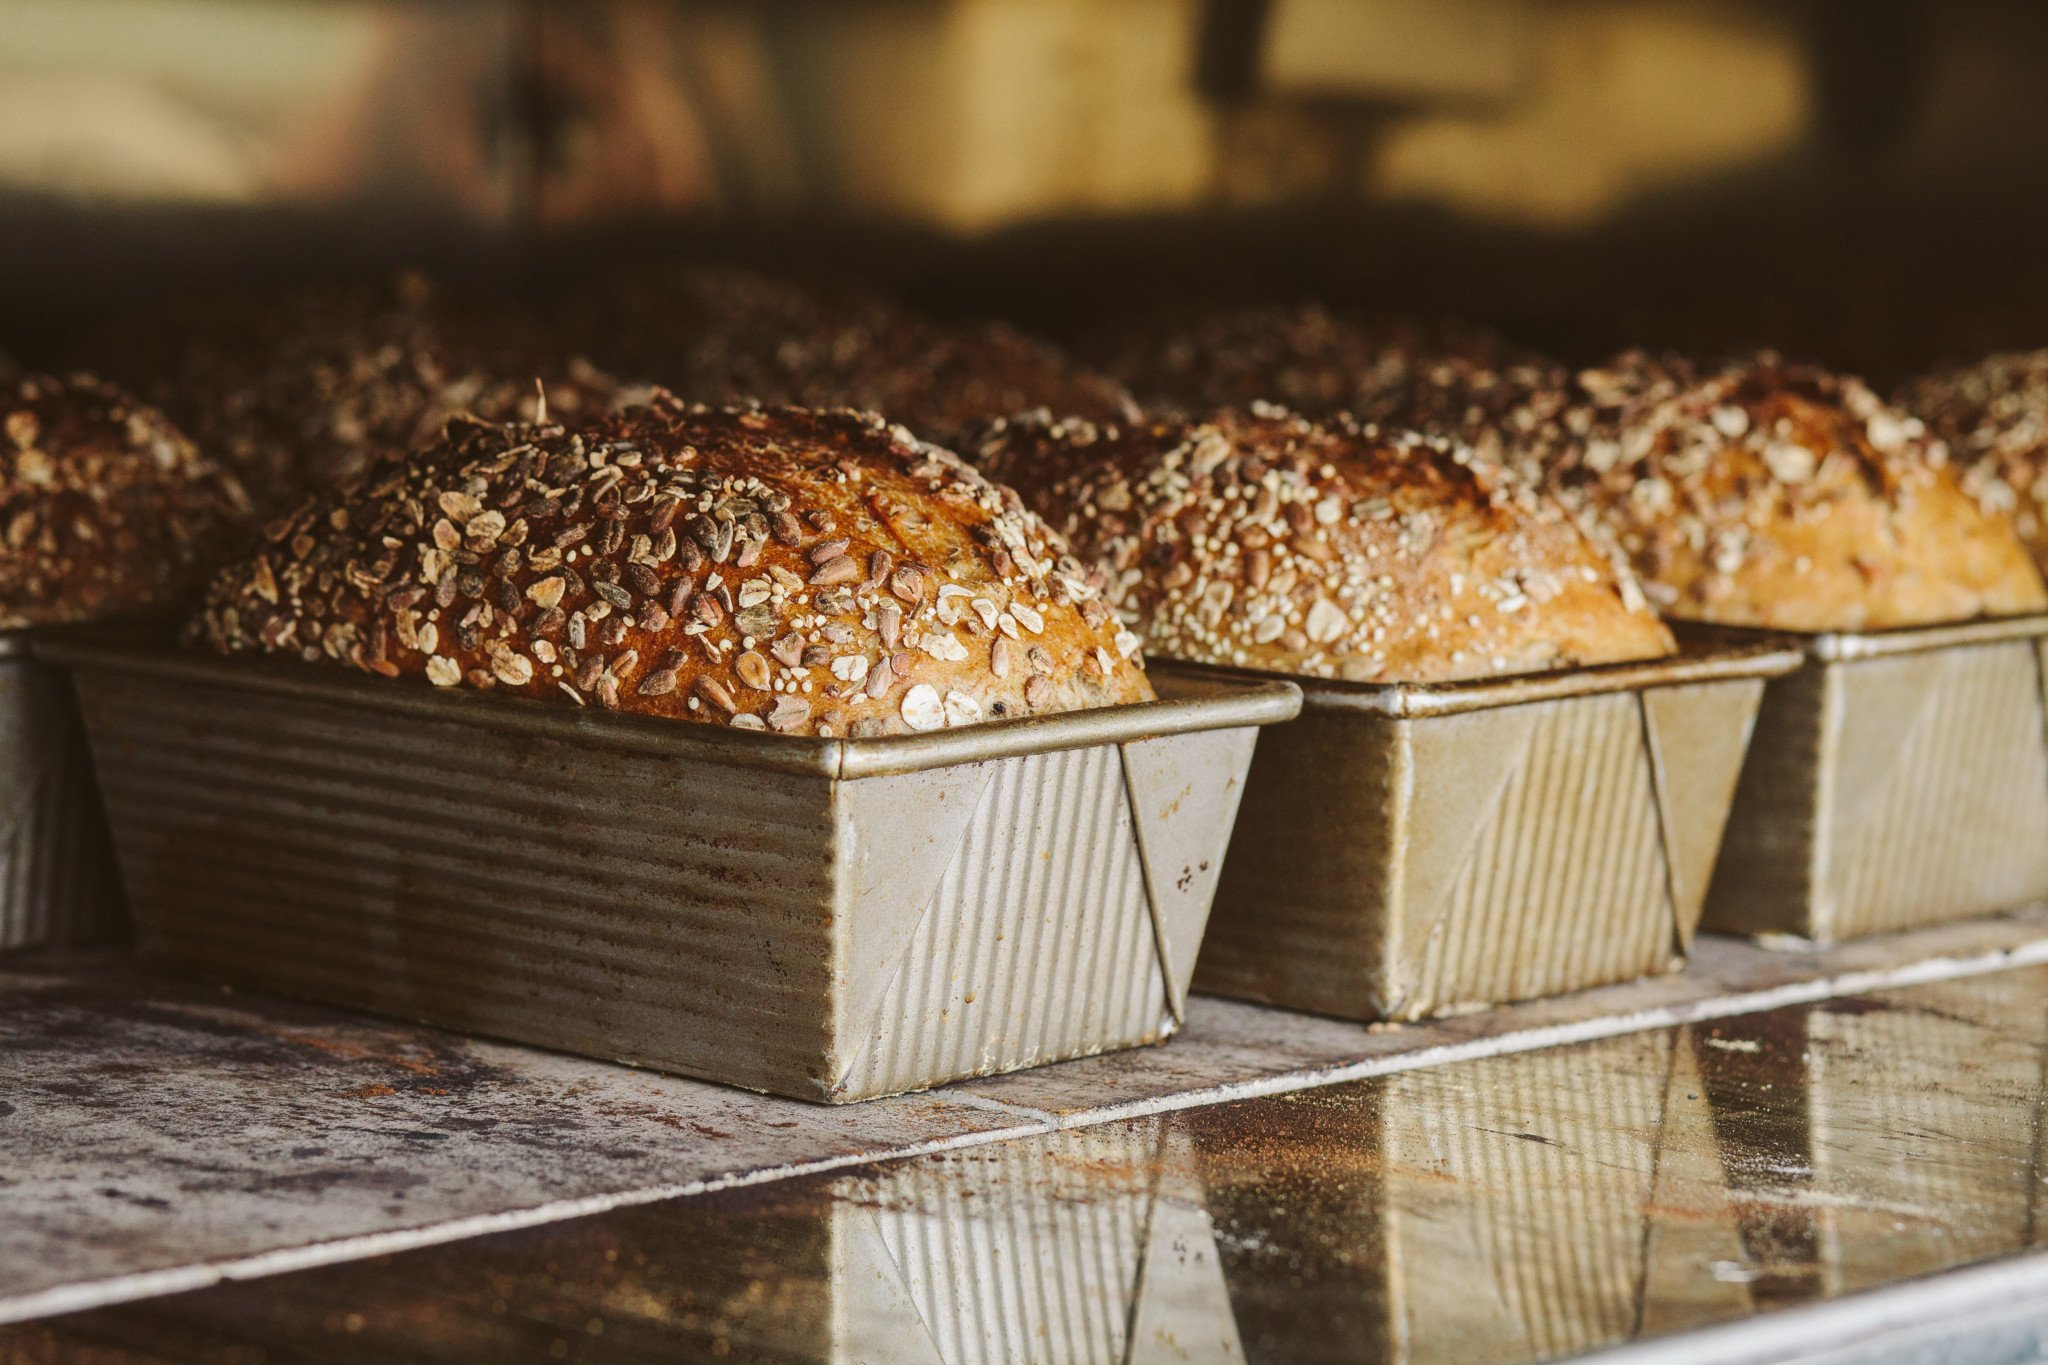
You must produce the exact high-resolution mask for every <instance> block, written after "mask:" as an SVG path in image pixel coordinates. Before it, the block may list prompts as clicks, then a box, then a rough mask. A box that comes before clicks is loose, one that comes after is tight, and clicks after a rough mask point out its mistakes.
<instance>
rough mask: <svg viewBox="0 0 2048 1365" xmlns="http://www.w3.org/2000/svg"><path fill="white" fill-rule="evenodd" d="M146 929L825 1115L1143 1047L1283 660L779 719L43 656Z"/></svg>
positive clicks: (1270, 718)
mask: <svg viewBox="0 0 2048 1365" xmlns="http://www.w3.org/2000/svg"><path fill="white" fill-rule="evenodd" d="M51 652H52V656H53V657H55V658H58V659H60V660H61V661H62V662H64V663H66V664H68V665H70V666H71V668H72V669H73V671H74V674H75V677H76V679H77V684H78V690H79V695H80V699H81V701H82V703H83V706H84V711H85V717H86V724H87V730H88V732H89V734H90V736H91V739H92V746H93V752H94V756H95V758H96V760H97V762H98V765H99V770H100V774H101V782H102V785H103V787H104V789H105V792H106V798H107V807H108V811H109V813H110V815H111V817H112V821H113V829H114V836H115V840H116V843H117V845H118V847H119V850H120V855H121V866H122V869H123V872H124V873H125V876H126V879H127V885H128V892H129V898H130V901H131V904H132V906H133V908H134V914H135V919H136V927H137V932H138V935H139V937H140V940H141V943H142V946H143V948H144V950H145V951H146V952H150V953H153V954H156V955H160V956H162V957H165V958H169V959H172V960H175V961H177V962H179V963H182V964H185V965H187V966H189V967H191V968H195V969H197V970H198V971H200V972H202V973H206V974H209V975H213V976H217V977H220V978H223V979H226V980H231V981H238V982H242V983H246V984H248V985H252V986H257V987H261V988H266V989H271V990H276V991H280V992H283V993H286V994H291V995H299V996H305V997H310V998H315V999H321V1000H329V1001H334V1002H337V1003H341V1004H346V1005H354V1006H359V1007H361V1008H364V1009H368V1010H372V1011H375V1012H378V1013H383V1014H391V1015H397V1016H401V1017H404V1018H409V1019H417V1020H421V1021H424V1022H427V1023H432V1024H439V1025H443V1026H446V1027H449V1028H454V1029H460V1030H465V1031H469V1032H474V1033H483V1034H491V1035H495V1036H499V1037H504V1038H509V1039H513V1040H516V1041H520V1042H527V1043H533V1044H537V1045H540V1046H544V1047H552V1048H559V1049H562V1050H564V1051H569V1052H577V1053H583V1054H586V1055H589V1056H595V1057H601V1058H605V1059H610V1060H617V1061H622V1062H628V1063H632V1064H636V1065H644V1066H650V1067H656V1068H659V1069H661V1070H665V1071H675V1072H680V1073H683V1074H686V1075H691V1076H698V1077H702V1078H704V1079H707V1080H714V1081H721V1082H725V1083H728V1084H732V1085H739V1086H745V1087H748V1088H750V1089H756V1090H766V1091H771V1092H775V1093H778V1094H786V1095H794V1096H797V1097H799V1098H803V1099H810V1100H822V1101H828V1102H841V1101H848V1100H861V1099H869V1098H873V1097H875V1096H878V1095H887V1094H893V1093H896V1092H899V1091H905V1090H915V1089H920V1088H922V1087H925V1086H930V1085H936V1084H938V1083H940V1082H942V1081H947V1080H952V1079H955V1078H958V1077H963V1076H980V1075H988V1074H992V1073H995V1072H1002V1071H1011V1070H1016V1069H1019V1068H1022V1067H1028V1066H1035V1065H1038V1064H1040V1063H1043V1062H1050V1061H1056V1060H1059V1059H1062V1058H1067V1057H1075V1056H1083V1055H1087V1054H1090V1053H1096V1052H1103V1051H1108V1050H1110V1049H1113V1048H1121V1047H1130V1046H1135V1045H1138V1044H1142V1043H1150V1042H1156V1041H1159V1040H1161V1039H1163V1038H1165V1037H1166V1036H1168V1035H1169V1034H1171V1033H1172V1032H1173V1031H1174V1029H1175V1028H1176V1027H1177V1025H1178V1022H1179V1020H1180V1018H1181V1012H1182V1008H1183V1003H1184V1000H1185V996H1186V991H1187V982H1188V977H1189V974H1190V973H1191V971H1192V969H1193V964H1194V957H1195V950H1196V948H1197V946H1198V945H1199V944H1200V942H1201V938H1202V930H1203V924H1204V922H1205V920H1206V919H1207V917H1208V910H1209V900H1210V895H1211V892H1212V890H1213V888H1214V886H1215V881H1216V875H1217V870H1218V865H1219V863H1220V861H1221V857H1222V852H1223V847H1224V842H1225V840H1226V838H1227V837H1228V834H1229V830H1230V824H1231V820H1232V818H1233V816H1234V815H1235V813H1236V809H1237V803H1238V797H1239V795H1240V792H1241V789H1242V778H1243V774H1244V772H1245V769H1246V767H1247V765H1248V764H1249V762H1250V759H1251V753H1252V746H1253V741H1254V740H1255V738H1256V736H1257V727H1259V726H1263V725H1269V724H1272V723H1273V722H1276V721H1282V720H1286V719H1288V718H1290V717H1292V716H1293V715H1294V714H1295V713H1296V711H1297V710H1298V709H1299V706H1300V694H1299V692H1298V691H1297V690H1296V689H1295V688H1293V687H1292V686H1290V685H1287V684H1284V683H1271V682H1268V683H1262V684H1252V685H1247V684H1245V683H1242V682H1234V681H1226V680H1210V681H1207V682H1204V681H1202V680H1187V681H1185V682H1182V683H1180V684H1178V685H1177V686H1173V687H1172V688H1171V689H1170V691H1169V693H1168V699H1167V700H1163V701H1159V702H1154V703H1147V704H1144V705H1137V706H1122V707H1113V708H1106V709H1103V710H1098V711H1083V712H1074V713H1069V714H1064V715H1057V716H1042V717H1033V718H1029V719H1023V720H1016V721H1007V722H998V723H994V724H988V725H981V726H976V727H973V728H970V729H961V730H952V731H942V732H939V733H936V734H929V735H917V736H910V737H904V738H889V739H870V740H850V739H846V740H842V739H803V738H794V737H784V736H773V735H760V734H749V733H746V732H742V731H733V730H727V729H725V728H724V727H714V726H709V725H698V724H690V723H685V722H678V721H673V720H665V719H660V718H654V717H645V716H624V715H609V714H605V713H601V712H586V711H571V710H564V709H561V708H558V707H551V706H546V705H543V704H539V703H528V702H523V701H518V700H510V699H491V700H490V701H488V702H486V701H481V700H479V699H478V698H475V697H472V696H449V695H446V694H443V693H439V692H437V691H435V690H433V689H430V688H427V687H408V686H404V685H393V684H389V683H380V682H378V681H375V680H371V679H359V678H356V677H354V676H353V675H349V674H344V673H338V672H335V673H330V672H327V671H324V670H320V669H313V668H307V667H304V666H302V665H291V664H284V665H278V664H268V663H259V662H252V661H246V660H234V661H230V660H221V659H215V658H211V657H206V656H200V655H195V654H188V653H184V652H181V651H177V650H172V649H166V648H155V647H148V646H136V645H133V644H128V643H124V642H111V641H71V642H67V643H64V644H62V645H61V646H59V647H56V648H55V649H53V650H52V651H51Z"/></svg>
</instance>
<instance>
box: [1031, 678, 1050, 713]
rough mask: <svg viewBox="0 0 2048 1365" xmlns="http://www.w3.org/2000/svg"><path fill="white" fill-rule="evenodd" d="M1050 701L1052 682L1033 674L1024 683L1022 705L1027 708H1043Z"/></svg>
mask: <svg viewBox="0 0 2048 1365" xmlns="http://www.w3.org/2000/svg"><path fill="white" fill-rule="evenodd" d="M1050 700H1052V680H1051V679H1049V678H1046V677H1043V676H1040V675H1036V674H1034V675H1033V676H1032V677H1030V678H1028V679H1026V680H1025V682H1024V703H1025V705H1027V706H1033V707H1037V706H1043V705H1045V704H1046V703H1047V702H1048V701H1050Z"/></svg>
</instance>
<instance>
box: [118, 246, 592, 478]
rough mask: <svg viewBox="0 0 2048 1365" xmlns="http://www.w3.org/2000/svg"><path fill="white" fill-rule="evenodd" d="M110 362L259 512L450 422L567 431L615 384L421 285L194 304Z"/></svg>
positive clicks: (536, 337) (535, 337)
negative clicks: (538, 424)
mask: <svg viewBox="0 0 2048 1365" xmlns="http://www.w3.org/2000/svg"><path fill="white" fill-rule="evenodd" d="M173 321H174V325H173V326H171V327H164V326H162V325H161V324H159V325H157V326H156V327H155V328H153V329H152V330H151V333H150V335H149V336H148V337H146V338H142V339H138V340H136V341H134V342H131V344H130V345H129V346H128V347H126V348H125V350H126V354H120V348H110V354H111V355H114V356H115V357H116V359H115V363H117V364H120V365H123V366H125V369H126V371H127V374H126V376H125V377H129V378H131V379H132V380H133V382H135V383H136V384H137V385H138V386H139V387H141V388H142V389H143V391H144V392H146V393H148V394H149V395H150V396H151V397H152V398H153V399H154V400H155V401H156V402H157V403H158V404H160V405H161V406H162V407H163V408H164V410H165V411H166V412H168V413H170V414H171V416H172V417H173V418H174V419H176V420H177V421H178V422H179V424H180V425H181V426H182V427H183V428H184V429H185V430H186V431H188V432H189V433H190V434H191V436H192V438H193V440H195V441H197V442H198V443H199V445H200V446H201V448H203V449H205V450H208V451H210V452H212V453H214V454H215V455H216V456H217V457H218V458H220V459H221V460H223V461H225V462H226V463H228V464H229V466H230V467H232V468H233V469H234V470H235V471H236V472H237V473H238V474H239V475H240V476H241V477H242V479H243V482H244V483H245V485H246V486H247V487H248V488H249V490H250V493H251V495H252V496H254V497H255V498H256V500H257V502H258V504H259V505H260V506H261V507H263V508H264V509H265V510H266V511H273V512H274V511H279V510H283V509H284V508H287V507H289V506H291V505H292V504H293V503H295V502H297V501H298V500H299V499H300V498H301V497H303V496H304V495H305V494H307V493H308V492H311V491H314V490H317V489H321V488H325V487H327V486H329V485H331V484H334V483H337V482H340V481H342V480H345V479H349V478H353V477H355V476H356V475H359V474H361V473H362V472H363V471H364V470H366V469H368V468H369V467H370V466H371V465H372V464H373V463H375V462H376V461H378V460H380V459H383V458H385V457H387V456H392V455H401V454H404V453H405V452H407V451H409V450H412V449H415V448H417V447H419V446H421V445H424V444H426V443H428V442H430V441H432V440H434V439H435V438H436V437H438V436H439V434H440V432H441V428H442V427H443V426H445V425H446V424H447V422H448V419H449V418H451V417H454V416H457V415H458V414H469V415H473V416H476V417H481V418H483V419H484V420H486V421H495V422H515V421H533V420H535V419H536V418H538V417H540V416H541V403H542V398H541V395H542V393H543V392H545V394H546V399H545V401H546V405H547V412H548V415H550V416H553V417H556V418H557V419H568V420H574V419H575V418H576V417H578V416H579V415H582V414H589V413H594V412H597V411H602V410H603V409H605V408H606V407H608V406H610V405H611V404H613V403H614V402H616V401H618V400H619V399H620V397H621V387H620V385H619V384H618V382H617V381H616V380H614V379H612V378H611V377H610V376H608V375H605V374H603V373H602V372H601V371H599V370H598V369H596V367H594V366H592V365H590V364H589V363H588V362H586V361H583V360H580V359H578V358H576V357H574V356H571V355H570V354H569V353H568V352H567V351H566V350H564V349H563V348H562V347H561V346H560V345H558V344H557V343H556V342H555V341H554V340H553V339H552V338H551V337H550V336H548V335H547V334H546V333H545V332H543V331H542V330H541V329H540V328H539V327H538V326H537V325H536V324H534V323H532V322H530V321H528V320H527V319H525V318H523V317H521V316H520V315H518V314H516V313H514V312H513V311H511V310H508V309H501V308H492V307H486V306H484V305H481V304H477V303H474V302H472V301H467V300H461V299H457V298H455V297H453V296H452V295H450V294H448V293H447V292H445V291H443V290H441V289H439V288H436V287H435V286H434V285H432V284H431V283H429V282H428V281H427V280H425V279H424V278H422V277H421V276H418V275H412V274H407V275H402V276H400V277H398V278H397V279H396V280H394V281H393V282H392V283H391V284H390V285H388V286H380V287H369V286H365V287H354V288H325V287H322V288H309V289H303V290H299V291H295V292H293V293H291V294H289V295H286V296H284V297H277V298H242V299H212V300H207V301H205V302H203V303H195V304H191V305H188V306H187V307H185V308H184V309H183V310H181V311H180V313H179V315H178V316H176V317H175V318H174V320H173Z"/></svg>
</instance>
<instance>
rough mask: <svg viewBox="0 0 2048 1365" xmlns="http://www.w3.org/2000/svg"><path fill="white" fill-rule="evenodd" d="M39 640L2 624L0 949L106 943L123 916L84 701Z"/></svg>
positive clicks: (0, 637)
mask: <svg viewBox="0 0 2048 1365" xmlns="http://www.w3.org/2000/svg"><path fill="white" fill-rule="evenodd" d="M32 638H33V637H32V636H31V634H30V632H28V631H23V630H12V631H0V951H6V950H8V949H14V948H44V947H77V946H79V945H81V944H87V943H93V942H98V941H100V940H102V939H105V938H108V937H111V936H112V935H113V934H115V933H117V932H118V931H119V927H120V922H121V904H120V877H119V876H118V875H117V873H116V871H115V868H114V851H113V847H112V845H111V844H110V843H109V842H108V839H107V831H106V817H105V816H104V815H103V814H102V813H101V811H100V801H99V793H98V791H97V789H96V788H95V787H94V786H93V779H92V763H91V761H90V759H89V758H88V756H87V754H86V748H85V735H84V732H83V731H82V730H81V729H80V728H79V723H78V708H77V705H76V704H75V702H74V701H73V700H72V696H71V688H70V685H69V683H68V682H67V681H66V680H65V677H64V675H63V673H62V672H61V671H60V670H58V669H55V668H52V667H50V666H49V665H47V664H44V663H41V662H38V661H37V660H36V659H35V658H34V657H32V653H31V643H32Z"/></svg>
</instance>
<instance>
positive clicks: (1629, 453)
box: [1506, 352, 2048, 630]
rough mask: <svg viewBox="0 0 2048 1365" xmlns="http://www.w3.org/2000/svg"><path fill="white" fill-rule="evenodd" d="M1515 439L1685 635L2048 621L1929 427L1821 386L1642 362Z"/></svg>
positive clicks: (1821, 382) (2007, 537) (2044, 595)
mask: <svg viewBox="0 0 2048 1365" xmlns="http://www.w3.org/2000/svg"><path fill="white" fill-rule="evenodd" d="M1506 430H1507V431H1508V433H1509V435H1510V439H1511V440H1513V441H1514V442H1515V443H1516V444H1517V446H1518V448H1519V449H1520V450H1521V451H1522V452H1523V453H1524V457H1525V458H1526V459H1527V460H1529V461H1531V462H1532V467H1533V472H1537V473H1540V474H1541V475H1542V476H1543V477H1545V478H1547V480H1548V482H1549V485H1550V486H1551V487H1552V488H1553V489H1555V490H1556V491H1557V492H1558V493H1559V495H1560V496H1561V497H1562V498H1563V499H1564V500H1565V502H1566V503H1567V505H1569V506H1573V507H1576V508H1580V509H1583V510H1584V511H1585V512H1586V513H1587V514H1589V515H1590V516H1593V517H1597V518H1599V519H1600V520H1601V521H1602V522H1604V523H1605V524H1606V525H1607V527H1608V528H1609V530H1610V531H1611V532H1612V534H1614V535H1615V537H1616V538H1617V539H1618V540H1619V542H1620V544H1621V546H1622V548H1623V549H1624V550H1625V551H1626V553H1627V554H1628V555H1629V558H1630V559H1631V561H1632V562H1633V563H1634V564H1635V566H1636V570H1637V572H1638V573H1639V574H1640V575H1641V576H1642V577H1643V579H1644V583H1645V587H1646V590H1648V591H1649V592H1650V593H1651V594H1652V597H1653V599H1654V600H1655V601H1656V603H1657V605H1658V607H1659V609H1660V610H1662V611H1663V612H1664V613H1665V615H1667V616H1672V617H1677V618H1681V619H1686V620H1699V621H1710V622H1716V623H1720V624H1724V625H1740V626H1764V627H1773V628H1778V629H1788V630H1871V629H1884V628H1887V627H1896V626H1912V625H1926V624H1931V623H1935V622H1940V621H1958V620H1967V619H1969V618H1972V617H1976V616H1985V615H2009V614H2013V613H2017V612H2026V611H2038V610H2041V609H2042V608H2043V607H2044V606H2048V592H2044V589H2043V587H2042V583H2041V577H2040V574H2039V573H2038V572H2037V571H2036V570H2035V568H2034V566H2033V563H2032V561H2031V560H2030V558H2029V557H2028V555H2027V552H2026V548H2025V547H2024V546H2023V545H2022V544H2021V543H2020V540H2019V537H2018V535H2017V533H2016V532H2015V531H2014V530H2013V527H2012V525H2011V524H2010V523H2009V522H2007V521H2006V520H2004V519H2003V518H2000V517H1993V516H1987V515H1986V514H1985V513H1984V511H1983V510H1982V509H1981V508H1979V507H1978V506H1977V505H1976V503H1975V502H1974V501H1973V500H1972V499H1971V498H1970V497H1969V496H1968V495H1967V494H1965V493H1964V492H1963V490H1962V487H1961V485H1960V484H1959V482H1958V481H1957V479H1956V476H1955V472H1954V470H1953V469H1951V468H1949V467H1948V459H1947V450H1946V448H1945V447H1944V446H1943V445H1942V444H1941V443H1940V442H1938V441H1934V440H1932V439H1931V438H1929V436H1928V435H1927V432H1926V429H1925V428H1924V426H1923V425H1922V424H1921V422H1920V421H1919V420H1918V419H1917V418H1914V417H1911V416H1909V415H1907V414H1906V413H1904V412H1901V411H1899V410H1898V409H1895V408H1892V407H1889V406H1887V405H1886V404H1885V403H1883V402H1882V401H1881V400H1879V399H1878V397H1877V395H1875V394H1874V393H1872V392H1871V391H1870V390H1869V389H1868V388H1867V387H1866V386H1865V385H1864V384H1863V383H1862V382H1860V381H1859V380H1855V379H1851V378H1848V377H1846V376H1842V375H1837V374H1833V373H1830V372H1829V371H1826V370H1823V369H1820V368H1819V367H1817V366H1812V365H1800V364H1791V363H1787V362H1785V361H1783V360H1781V359H1779V358H1778V357H1777V356H1775V355H1769V354H1766V355H1761V356H1757V357H1754V358H1751V359H1748V360H1742V361H1733V362H1729V363H1726V364H1723V365H1720V366H1717V367H1701V366H1696V365H1693V364H1691V363H1689V362H1687V361H1685V360H1682V359H1678V358H1675V357H1661V358H1660V357H1655V356H1650V355H1646V354H1644V353H1641V352H1629V353H1625V354H1623V355H1621V356H1618V357H1616V358H1615V359H1614V360H1613V361H1612V362H1610V363H1609V364H1608V365H1606V366H1603V367H1601V368H1599V369H1595V370H1586V371H1583V372H1581V373H1580V374H1578V375H1577V376H1575V377H1574V378H1573V379H1572V381H1571V387H1570V390H1569V392H1568V393H1567V394H1566V395H1565V396H1564V399H1563V401H1559V397H1558V395H1555V394H1546V395H1539V396H1538V397H1537V398H1536V399H1535V400H1534V401H1533V402H1532V404H1531V406H1530V407H1529V408H1527V409H1525V410H1524V412H1523V413H1522V414H1521V415H1520V416H1519V417H1515V418H1511V419H1510V421H1509V423H1508V425H1507V428H1506Z"/></svg>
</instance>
